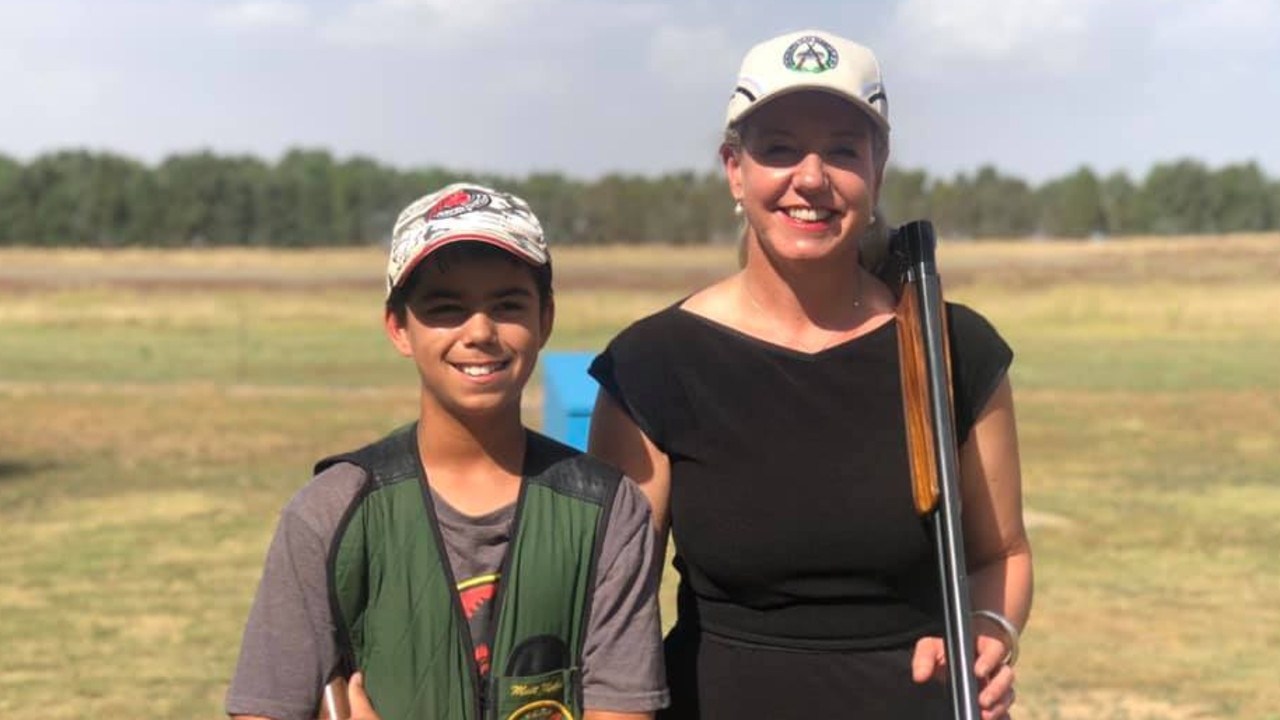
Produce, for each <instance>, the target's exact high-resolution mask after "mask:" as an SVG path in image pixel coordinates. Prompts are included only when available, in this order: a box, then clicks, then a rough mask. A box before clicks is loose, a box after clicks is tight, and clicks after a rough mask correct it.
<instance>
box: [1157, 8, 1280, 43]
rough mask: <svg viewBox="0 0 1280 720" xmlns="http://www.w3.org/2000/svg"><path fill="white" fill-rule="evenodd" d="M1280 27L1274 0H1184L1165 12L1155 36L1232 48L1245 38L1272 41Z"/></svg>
mask: <svg viewBox="0 0 1280 720" xmlns="http://www.w3.org/2000/svg"><path fill="white" fill-rule="evenodd" d="M1179 5H1180V6H1179ZM1169 10H1171V11H1172V12H1169ZM1277 28H1280V5H1277V4H1276V3H1275V2H1274V1H1273V0H1218V2H1189V1H1188V0H1182V2H1181V3H1179V4H1178V5H1174V6H1173V7H1170V8H1168V10H1167V11H1166V12H1165V13H1163V14H1162V19H1161V20H1160V21H1159V22H1158V23H1156V26H1155V28H1154V34H1153V38H1154V40H1155V42H1156V43H1157V44H1159V45H1161V46H1165V47H1169V48H1179V49H1184V50H1185V49H1188V48H1198V49H1203V50H1210V51H1214V50H1229V49H1239V48H1240V43H1242V42H1244V43H1267V44H1272V43H1274V42H1275V33H1276V30H1277Z"/></svg>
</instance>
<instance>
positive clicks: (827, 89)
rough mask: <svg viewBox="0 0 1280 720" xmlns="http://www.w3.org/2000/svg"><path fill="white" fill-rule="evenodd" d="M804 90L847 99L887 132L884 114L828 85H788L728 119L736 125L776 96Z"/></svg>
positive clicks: (887, 123)
mask: <svg viewBox="0 0 1280 720" xmlns="http://www.w3.org/2000/svg"><path fill="white" fill-rule="evenodd" d="M806 90H815V91H818V92H824V93H826V94H828V95H832V96H834V97H838V98H840V99H841V100H846V101H848V102H849V103H850V104H852V105H853V106H854V107H856V108H857V109H859V110H861V111H862V114H864V115H866V116H867V117H868V118H869V119H870V120H871V122H873V123H875V124H876V125H877V126H879V127H880V129H881V130H884V131H885V132H889V120H888V119H887V118H885V116H884V115H881V114H880V112H879V111H878V110H876V109H875V108H874V107H872V105H871V104H870V103H868V102H867V101H866V100H863V99H862V98H860V97H858V96H856V95H850V94H849V93H847V92H844V91H842V90H837V89H835V88H833V87H831V86H829V85H803V84H802V85H789V86H787V87H785V88H782V89H780V90H777V91H775V92H773V93H770V94H768V95H765V96H764V97H761V98H757V99H756V100H755V102H753V103H751V104H750V105H748V106H746V107H745V108H743V109H742V112H740V113H738V115H737V116H736V117H735V118H734V119H733V120H731V121H730V125H736V124H738V123H741V122H742V121H743V120H744V119H746V118H748V117H750V116H751V115H753V114H755V113H756V112H759V110H760V108H762V107H764V106H766V105H768V104H769V103H771V102H773V101H774V100H777V99H778V98H781V97H786V96H788V95H794V94H795V93H798V92H804V91H806Z"/></svg>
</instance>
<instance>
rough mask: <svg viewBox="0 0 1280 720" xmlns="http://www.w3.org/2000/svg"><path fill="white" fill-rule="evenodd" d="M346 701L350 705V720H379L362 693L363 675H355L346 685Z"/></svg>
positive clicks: (366, 696)
mask: <svg viewBox="0 0 1280 720" xmlns="http://www.w3.org/2000/svg"><path fill="white" fill-rule="evenodd" d="M347 700H348V701H349V702H350V703H351V720H381V718H379V717H378V713H377V712H375V711H374V709H373V704H372V703H370V702H369V696H368V695H366V694H365V692H364V673H356V674H355V675H352V676H351V681H350V682H348V683H347Z"/></svg>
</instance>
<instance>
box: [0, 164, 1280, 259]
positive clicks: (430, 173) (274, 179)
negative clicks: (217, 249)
mask: <svg viewBox="0 0 1280 720" xmlns="http://www.w3.org/2000/svg"><path fill="white" fill-rule="evenodd" d="M462 179H472V180H478V181H481V182H485V183H489V184H492V185H494V186H495V187H500V188H503V189H507V190H510V191H513V192H515V193H517V194H519V195H521V196H523V197H524V198H526V199H527V200H528V201H529V203H530V204H531V205H532V206H533V208H534V210H535V211H536V212H537V213H538V216H539V218H541V219H542V221H543V224H544V226H545V229H546V231H547V233H548V237H550V238H552V239H553V241H554V242H556V243H578V244H597V243H610V242H622V243H658V242H661V243H675V244H694V243H707V242H728V241H732V240H733V239H734V238H735V237H736V235H737V232H738V230H737V220H736V218H735V217H734V216H733V213H732V202H731V199H730V197H729V193H728V190H727V188H726V187H725V184H724V180H723V178H722V177H721V175H720V173H719V172H715V171H707V172H703V173H696V172H678V173H668V174H665V175H661V176H657V177H646V176H640V175H626V174H609V175H605V176H603V177H600V178H598V179H595V180H589V181H588V180H580V179H574V178H570V177H567V176H565V175H562V174H559V173H535V174H531V175H528V176H527V177H523V178H515V177H501V176H495V175H470V174H467V173H463V172H459V171H454V170H447V169H443V168H426V169H410V170H403V169H397V168H394V167H390V166H387V165H384V164H380V163H378V162H376V161H374V160H371V159H368V158H363V157H353V158H348V159H338V158H335V157H333V156H332V155H331V154H330V153H329V152H328V151H326V150H318V149H294V150H291V151H289V152H287V153H285V154H284V155H283V156H282V157H281V158H280V159H279V160H278V161H277V162H275V163H268V162H265V161H263V160H261V159H258V158H255V157H251V156H241V155H237V156H221V155H217V154H214V153H211V152H197V153H189V154H179V155H173V156H170V157H168V158H166V159H165V160H163V161H162V162H160V163H159V164H158V165H156V166H154V167H152V166H148V165H146V164H143V163H141V162H138V161H136V160H133V159H130V158H127V157H124V156H121V155H117V154H113V153H109V152H91V151H88V150H67V151H60V152H53V153H48V154H45V155H41V156H39V157H36V158H34V159H33V160H32V161H31V162H29V163H25V164H24V163H21V162H18V161H17V160H14V159H13V158H10V157H6V156H4V155H0V245H30V246H96V247H112V246H124V245H132V246H141V245H151V246H192V245H237V246H279V247H291V246H292V247H303V246H321V245H353V244H367V243H375V242H382V241H385V240H386V239H387V236H388V234H389V233H390V229H391V226H392V223H393V222H394V220H395V216H396V213H398V212H399V210H400V208H402V207H404V206H405V205H406V204H408V203H409V202H410V201H412V200H413V199H415V198H417V197H419V196H420V195H422V194H423V193H424V192H427V191H429V190H432V189H435V188H438V187H440V186H442V185H445V184H447V183H450V182H453V181H456V180H462ZM881 205H882V208H883V211H884V212H885V213H886V214H887V216H888V217H889V218H890V219H891V220H893V221H896V222H902V221H905V220H910V219H915V218H922V217H927V218H930V219H932V220H933V222H934V224H935V225H936V226H937V227H938V229H939V231H940V232H941V233H943V234H944V235H947V236H953V237H955V236H960V237H1028V236H1048V237H1089V236H1096V235H1134V234H1160V235H1176V234H1191V233H1195V234H1200V233H1229V232H1256V231H1265V230H1274V229H1277V227H1280V182H1277V181H1273V180H1271V179H1269V178H1268V177H1267V176H1266V175H1265V173H1264V172H1263V171H1262V169H1261V168H1260V167H1259V166H1258V165H1257V164H1256V163H1252V162H1250V163H1241V164H1234V165H1228V166H1225V167H1221V168H1217V169H1212V168H1209V167H1207V166H1206V165H1205V164H1204V163H1202V162H1199V161H1196V160H1192V159H1182V160H1177V161H1174V162H1169V163H1164V164H1158V165H1156V166H1154V167H1153V168H1152V169H1151V170H1150V171H1149V172H1148V173H1147V175H1146V176H1145V177H1143V178H1141V179H1132V178H1130V177H1129V175H1128V174H1126V173H1124V172H1116V173H1113V174H1110V175H1107V176H1105V177H1103V176H1099V175H1097V174H1095V173H1094V172H1093V171H1092V170H1091V169H1089V168H1087V167H1081V168H1080V169H1079V170H1077V171H1075V172H1073V173H1071V174H1069V175H1067V176H1065V177H1061V178H1057V179H1052V180H1049V181H1047V182H1045V183H1043V184H1041V185H1039V186H1033V185H1031V184H1029V183H1027V182H1025V181H1023V180H1021V179H1019V178H1016V177H1012V176H1009V175H1005V174H1002V173H1000V172H999V171H998V170H996V169H995V168H994V167H990V166H987V167H982V168H980V169H979V170H977V171H976V172H974V173H960V174H957V175H955V176H953V177H950V178H932V177H930V176H929V175H928V174H927V173H926V172H925V171H923V170H912V169H902V168H894V167H891V168H889V170H888V171H887V173H886V177H885V181H884V187H883V189H882V193H881Z"/></svg>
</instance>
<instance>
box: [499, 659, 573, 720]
mask: <svg viewBox="0 0 1280 720" xmlns="http://www.w3.org/2000/svg"><path fill="white" fill-rule="evenodd" d="M579 678H580V674H579V672H578V669H577V668H566V669H563V670H552V671H550V672H544V673H540V674H537V675H507V676H502V677H498V676H494V677H492V678H490V682H491V687H492V688H493V692H492V694H491V695H490V696H489V704H490V707H491V708H492V712H491V714H490V716H489V717H491V718H493V719H494V720H578V718H577V717H576V716H575V715H574V713H573V707H574V705H575V702H574V699H575V698H576V697H577V696H578V683H579V682H580V679H579Z"/></svg>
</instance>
